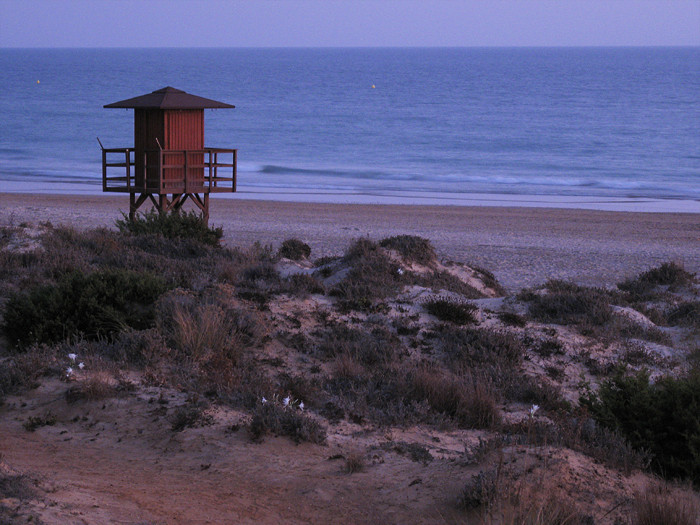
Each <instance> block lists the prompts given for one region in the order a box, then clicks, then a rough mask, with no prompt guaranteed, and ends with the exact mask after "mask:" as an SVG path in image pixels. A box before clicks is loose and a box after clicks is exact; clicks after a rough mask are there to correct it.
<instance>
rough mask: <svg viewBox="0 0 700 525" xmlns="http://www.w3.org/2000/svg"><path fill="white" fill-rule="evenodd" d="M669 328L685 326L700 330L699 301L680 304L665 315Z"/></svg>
mask: <svg viewBox="0 0 700 525" xmlns="http://www.w3.org/2000/svg"><path fill="white" fill-rule="evenodd" d="M666 322H667V323H668V324H670V325H671V326H687V327H690V328H694V329H696V330H699V329H700V301H686V302H682V303H680V304H679V305H677V306H676V307H675V308H673V309H672V310H671V311H670V312H669V313H668V314H667V315H666Z"/></svg>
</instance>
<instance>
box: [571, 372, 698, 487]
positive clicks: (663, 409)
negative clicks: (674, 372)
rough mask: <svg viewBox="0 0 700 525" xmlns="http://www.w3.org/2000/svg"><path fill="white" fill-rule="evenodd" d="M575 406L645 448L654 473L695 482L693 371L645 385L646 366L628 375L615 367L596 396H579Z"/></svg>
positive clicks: (695, 389) (695, 375)
mask: <svg viewBox="0 0 700 525" xmlns="http://www.w3.org/2000/svg"><path fill="white" fill-rule="evenodd" d="M581 404H582V405H584V406H587V407H588V408H589V409H590V410H591V413H592V414H593V415H594V417H595V418H596V419H597V420H598V421H599V422H600V423H601V424H602V425H604V426H606V427H607V428H610V429H613V430H615V431H619V432H620V433H621V434H622V435H623V436H625V437H626V438H627V439H628V440H629V441H630V443H631V444H632V445H633V446H634V447H635V448H637V449H638V450H648V451H649V452H650V453H651V454H652V463H651V467H652V468H653V469H654V470H655V471H656V472H658V473H659V474H661V475H663V476H665V477H668V478H685V479H689V480H691V481H692V482H693V483H694V484H695V485H696V486H698V485H700V371H699V370H695V371H691V372H690V373H688V374H687V375H685V376H683V377H679V378H674V377H663V378H661V379H659V380H658V381H656V382H655V383H651V382H650V381H649V372H648V371H646V370H642V371H640V372H638V373H636V374H634V375H628V374H626V371H625V370H624V369H623V368H620V369H618V370H617V372H616V373H615V375H614V376H613V377H612V378H610V379H609V380H607V381H605V382H604V383H603V384H602V385H601V388H600V392H599V393H598V394H594V393H591V392H588V393H586V394H585V395H583V396H582V398H581Z"/></svg>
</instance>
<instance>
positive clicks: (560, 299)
mask: <svg viewBox="0 0 700 525" xmlns="http://www.w3.org/2000/svg"><path fill="white" fill-rule="evenodd" d="M547 289H548V291H549V293H547V294H544V295H532V296H531V297H530V315H532V316H533V317H534V318H535V319H538V320H539V321H542V322H545V323H556V324H563V325H568V324H591V325H601V324H604V323H607V322H608V321H610V320H611V319H612V308H611V307H610V301H611V298H610V296H609V295H608V294H607V292H606V291H605V290H601V289H598V288H587V287H584V286H578V285H576V284H573V283H566V282H562V281H549V282H548V283H547Z"/></svg>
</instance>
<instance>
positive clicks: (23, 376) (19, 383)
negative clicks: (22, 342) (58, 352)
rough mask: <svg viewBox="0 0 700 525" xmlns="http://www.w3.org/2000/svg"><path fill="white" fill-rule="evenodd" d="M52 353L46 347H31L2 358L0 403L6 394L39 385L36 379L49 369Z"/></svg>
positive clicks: (0, 403) (0, 365)
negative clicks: (23, 351)
mask: <svg viewBox="0 0 700 525" xmlns="http://www.w3.org/2000/svg"><path fill="white" fill-rule="evenodd" d="M52 354H53V352H51V351H49V350H48V349H47V348H46V347H32V348H30V349H28V351H27V352H25V353H23V354H17V355H13V356H12V357H9V358H7V359H5V360H3V361H2V364H0V405H2V403H3V400H4V399H5V396H7V395H10V394H15V393H17V392H21V391H23V390H26V389H29V388H36V387H37V386H39V382H38V379H39V378H40V377H41V376H43V375H45V374H47V373H49V371H50V370H51V366H52V364H53V361H54V358H53V355H52Z"/></svg>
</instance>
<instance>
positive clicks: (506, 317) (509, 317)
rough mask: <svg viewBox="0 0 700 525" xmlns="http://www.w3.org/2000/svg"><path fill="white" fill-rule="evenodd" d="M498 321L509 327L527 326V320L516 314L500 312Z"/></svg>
mask: <svg viewBox="0 0 700 525" xmlns="http://www.w3.org/2000/svg"><path fill="white" fill-rule="evenodd" d="M498 319H499V320H500V321H501V322H502V323H503V324H506V325H508V326H517V327H518V328H522V327H524V326H526V325H527V319H525V318H524V317H523V316H522V315H518V314H516V313H514V312H499V313H498Z"/></svg>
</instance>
